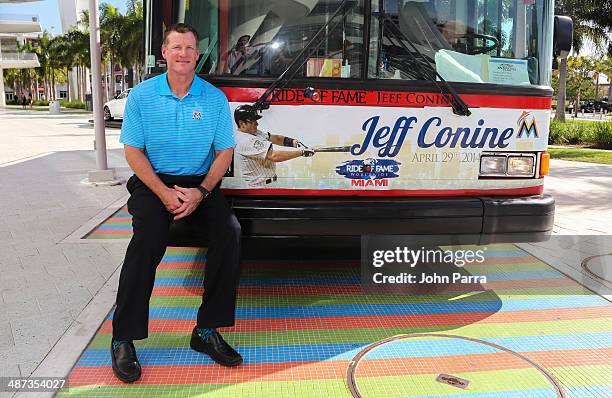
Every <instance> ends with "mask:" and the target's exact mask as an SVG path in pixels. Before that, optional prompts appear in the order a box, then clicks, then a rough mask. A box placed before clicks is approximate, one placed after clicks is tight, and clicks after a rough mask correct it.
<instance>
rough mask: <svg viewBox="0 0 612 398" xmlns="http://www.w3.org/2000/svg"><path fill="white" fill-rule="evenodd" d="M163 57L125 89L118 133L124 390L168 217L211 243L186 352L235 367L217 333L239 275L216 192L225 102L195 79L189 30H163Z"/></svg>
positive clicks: (228, 126)
mask: <svg viewBox="0 0 612 398" xmlns="http://www.w3.org/2000/svg"><path fill="white" fill-rule="evenodd" d="M162 54H163V56H164V58H165V59H166V61H167V63H168V72H167V73H166V74H163V75H159V76H157V77H154V78H152V79H149V80H147V81H145V82H143V83H141V84H139V85H138V86H136V87H135V88H134V89H133V90H132V92H131V94H130V96H129V97H128V102H127V105H126V112H125V118H124V121H123V126H122V129H121V140H120V141H121V143H123V144H124V145H125V155H126V159H127V161H128V163H129V165H130V167H131V168H132V169H133V170H134V173H135V175H134V176H132V177H131V178H130V180H129V181H128V183H127V188H128V191H129V192H130V194H131V196H130V199H129V201H128V210H129V212H130V214H131V215H132V217H133V223H132V225H133V229H134V236H133V237H132V240H131V241H130V244H129V246H128V248H127V252H126V255H125V261H124V262H123V267H122V269H121V277H120V280H119V289H118V291H117V300H116V302H117V308H116V310H115V313H114V315H113V339H112V343H111V357H112V368H113V372H114V373H115V375H116V376H117V377H118V378H119V379H120V380H122V381H124V382H128V383H129V382H134V381H136V380H138V379H139V378H140V375H141V368H140V364H139V362H138V359H137V357H136V350H135V348H134V344H133V343H132V341H133V340H140V339H145V338H147V337H148V321H149V299H150V297H151V293H152V290H153V284H154V282H155V271H156V268H157V266H158V264H159V262H160V261H161V259H162V257H163V255H164V252H165V250H166V245H167V243H168V237H169V227H170V223H171V222H172V220H173V219H174V220H178V219H184V220H185V222H187V223H189V224H190V226H191V227H192V228H193V229H196V230H200V231H201V230H203V231H202V232H206V235H207V236H208V238H209V239H208V252H207V255H206V270H205V278H204V294H203V296H202V305H201V306H200V308H199V310H198V315H197V322H196V326H195V327H194V329H193V332H192V334H191V343H190V346H191V348H192V349H194V350H196V351H199V352H203V353H206V354H207V355H209V356H210V357H211V358H212V359H213V360H214V361H216V362H217V363H219V364H221V365H225V366H236V365H239V364H241V363H242V357H241V356H240V354H238V353H237V352H236V351H235V350H234V349H233V348H232V347H230V346H229V344H227V343H226V342H225V341H224V340H223V338H222V337H221V335H220V334H219V333H218V332H217V331H216V328H217V327H227V326H233V325H234V318H235V309H236V290H237V285H238V278H239V271H240V265H239V259H240V236H241V232H240V224H238V220H237V219H236V217H235V216H234V214H233V212H232V210H231V208H230V207H229V204H228V203H227V201H226V200H225V198H224V196H223V194H222V193H221V191H220V190H219V183H220V181H221V178H222V177H223V175H224V174H225V172H226V171H227V169H228V168H229V165H230V163H231V160H232V155H233V147H234V139H233V129H232V120H231V114H230V109H229V104H228V102H227V98H225V95H224V94H223V93H222V92H221V91H220V90H218V89H217V88H215V87H213V86H212V85H210V84H209V83H207V82H205V81H204V80H202V79H200V78H199V77H197V76H195V74H194V72H195V67H196V61H197V60H198V56H199V51H198V39H197V32H196V31H195V30H194V29H193V28H192V27H191V26H189V25H185V24H177V25H173V26H171V27H169V28H168V29H167V30H166V33H165V35H164V44H163V47H162Z"/></svg>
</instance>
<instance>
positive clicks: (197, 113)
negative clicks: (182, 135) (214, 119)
mask: <svg viewBox="0 0 612 398" xmlns="http://www.w3.org/2000/svg"><path fill="white" fill-rule="evenodd" d="M193 118H194V119H195V120H200V119H202V112H200V111H193Z"/></svg>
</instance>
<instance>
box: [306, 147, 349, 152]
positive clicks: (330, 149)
mask: <svg viewBox="0 0 612 398" xmlns="http://www.w3.org/2000/svg"><path fill="white" fill-rule="evenodd" d="M312 149H313V151H315V152H350V151H351V147H350V146H327V147H322V148H312Z"/></svg>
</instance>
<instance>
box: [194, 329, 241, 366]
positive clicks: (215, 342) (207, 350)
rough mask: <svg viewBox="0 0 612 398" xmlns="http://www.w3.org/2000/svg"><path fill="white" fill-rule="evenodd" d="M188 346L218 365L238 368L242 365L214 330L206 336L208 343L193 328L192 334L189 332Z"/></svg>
mask: <svg viewBox="0 0 612 398" xmlns="http://www.w3.org/2000/svg"><path fill="white" fill-rule="evenodd" d="M189 345H190V346H191V348H192V349H194V350H196V351H198V352H203V353H204V354H206V355H208V356H209V357H211V359H212V360H213V361H215V362H217V363H218V364H219V365H223V366H238V365H240V364H241V363H242V357H241V356H240V354H238V353H237V352H236V350H234V349H233V348H232V347H231V346H230V345H229V344H227V343H226V342H225V340H223V337H221V335H220V334H219V332H217V331H216V330H215V331H214V332H213V334H211V335H210V336H208V341H204V340H202V338H201V337H200V335H198V333H197V332H196V328H194V329H193V332H191V342H190V344H189Z"/></svg>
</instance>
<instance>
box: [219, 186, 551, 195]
mask: <svg viewBox="0 0 612 398" xmlns="http://www.w3.org/2000/svg"><path fill="white" fill-rule="evenodd" d="M222 191H223V193H224V194H226V195H281V196H477V195H509V196H524V195H540V194H542V192H544V185H535V186H532V187H523V188H499V189H415V190H410V189H387V190H382V189H381V190H366V189H364V190H358V189H295V188H244V189H234V188H232V189H230V188H222Z"/></svg>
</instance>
